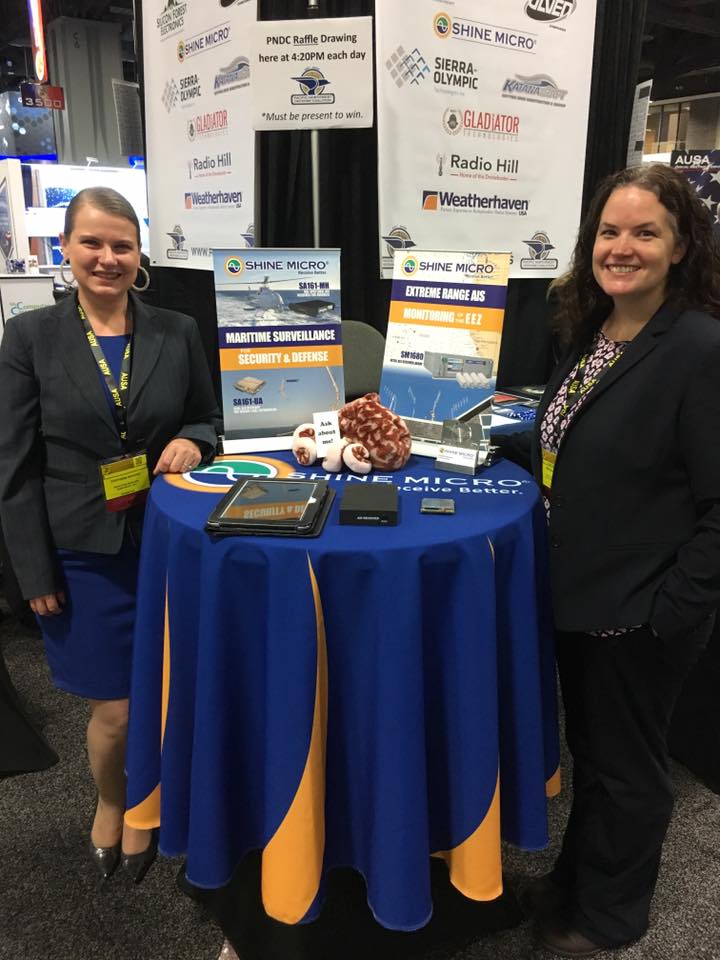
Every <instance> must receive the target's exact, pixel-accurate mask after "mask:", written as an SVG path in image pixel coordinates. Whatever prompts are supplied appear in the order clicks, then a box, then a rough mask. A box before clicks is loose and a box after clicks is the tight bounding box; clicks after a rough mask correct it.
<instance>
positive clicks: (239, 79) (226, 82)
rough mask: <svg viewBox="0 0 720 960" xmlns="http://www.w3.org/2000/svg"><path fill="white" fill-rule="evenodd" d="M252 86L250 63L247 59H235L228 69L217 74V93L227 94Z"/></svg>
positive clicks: (223, 69)
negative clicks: (229, 91) (230, 91)
mask: <svg viewBox="0 0 720 960" xmlns="http://www.w3.org/2000/svg"><path fill="white" fill-rule="evenodd" d="M249 84H250V61H249V60H248V58H247V57H235V59H234V60H231V61H230V63H229V64H228V65H227V66H226V67H220V69H219V70H218V72H217V73H216V74H215V93H227V91H228V90H238V89H239V88H240V87H247V86H248V85H249Z"/></svg>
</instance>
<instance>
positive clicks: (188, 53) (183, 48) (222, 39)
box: [177, 21, 231, 63]
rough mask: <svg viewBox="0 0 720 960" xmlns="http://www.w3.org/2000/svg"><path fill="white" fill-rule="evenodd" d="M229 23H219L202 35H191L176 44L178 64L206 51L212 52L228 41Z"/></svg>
mask: <svg viewBox="0 0 720 960" xmlns="http://www.w3.org/2000/svg"><path fill="white" fill-rule="evenodd" d="M230 33H231V31H230V22H229V21H228V22H226V23H219V24H217V26H214V27H210V29H209V30H205V31H203V32H202V33H196V34H193V36H192V37H187V38H186V39H185V40H180V41H179V42H178V49H177V56H178V60H179V61H180V63H183V62H184V61H185V60H187V59H188V57H195V56H197V55H198V54H199V53H205V51H206V50H212V49H213V48H214V47H219V46H221V45H222V44H223V43H229V41H230Z"/></svg>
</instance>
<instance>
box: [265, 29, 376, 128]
mask: <svg viewBox="0 0 720 960" xmlns="http://www.w3.org/2000/svg"><path fill="white" fill-rule="evenodd" d="M251 36H252V41H253V43H252V48H253V53H252V58H251V69H252V75H253V99H254V103H255V109H254V117H253V126H254V127H255V129H256V130H301V129H315V130H319V129H326V128H329V127H371V126H372V124H373V83H372V81H373V74H372V65H373V56H372V17H338V18H334V19H329V20H263V21H260V22H258V23H257V24H256V25H255V27H254V28H253V31H252V34H251Z"/></svg>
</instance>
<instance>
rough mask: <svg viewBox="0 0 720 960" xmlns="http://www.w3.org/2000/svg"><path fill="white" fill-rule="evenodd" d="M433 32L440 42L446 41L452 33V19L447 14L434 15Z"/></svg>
mask: <svg viewBox="0 0 720 960" xmlns="http://www.w3.org/2000/svg"><path fill="white" fill-rule="evenodd" d="M433 30H434V31H435V33H436V35H437V36H438V37H440V39H441V40H446V39H447V38H448V37H449V36H450V32H451V31H452V19H451V18H450V16H449V15H448V14H447V13H436V14H435V16H434V17H433Z"/></svg>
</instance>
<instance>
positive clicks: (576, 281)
mask: <svg viewBox="0 0 720 960" xmlns="http://www.w3.org/2000/svg"><path fill="white" fill-rule="evenodd" d="M630 186H632V187H639V188H641V189H642V190H649V191H650V192H651V193H654V194H655V196H656V197H657V198H658V200H659V201H660V203H661V204H662V205H663V206H664V207H665V209H666V210H667V211H668V213H669V214H671V216H672V218H673V226H674V229H675V232H676V234H677V236H678V237H679V238H680V237H681V238H682V239H684V240H686V241H687V244H688V247H687V253H686V254H685V256H684V257H683V259H682V260H681V261H680V263H677V264H673V265H672V266H671V267H670V272H669V273H668V298H672V299H673V300H674V301H675V302H677V303H678V304H679V305H680V306H682V307H684V308H690V307H695V308H698V309H702V310H706V311H707V312H708V313H712V314H714V315H715V316H717V317H719V318H720V243H718V241H717V240H716V238H715V237H714V236H713V223H712V218H711V216H710V214H709V212H708V210H707V208H706V207H705V206H704V205H703V203H702V202H701V201H700V200H699V199H698V198H697V196H696V194H695V191H694V190H693V189H692V187H691V186H690V184H689V183H688V180H687V178H686V177H684V176H683V175H682V174H680V173H678V172H676V171H675V170H672V169H671V168H670V167H667V166H664V165H663V164H660V163H653V164H649V165H647V166H638V167H628V168H627V170H621V171H620V172H619V173H614V174H612V175H611V176H609V177H606V178H605V179H604V180H603V181H602V182H601V183H600V185H599V186H598V188H597V190H596V191H595V196H594V197H593V199H592V201H591V203H590V207H589V209H588V212H587V214H586V216H585V219H584V220H583V222H582V224H581V226H580V231H579V233H578V238H577V243H576V245H575V251H574V253H573V257H572V263H571V267H570V272H569V273H568V274H566V275H565V276H564V277H563V278H562V282H561V283H556V284H554V285H553V299H554V300H555V302H556V303H557V310H556V313H555V324H556V326H557V328H558V330H559V331H560V333H561V335H562V337H563V339H564V340H566V341H569V342H573V343H575V344H583V345H584V344H585V343H587V341H588V340H590V339H591V338H592V336H593V334H594V333H595V331H596V330H597V329H598V328H599V327H600V326H602V324H603V322H604V320H605V318H606V317H607V316H608V314H609V313H610V310H611V309H612V300H611V298H610V297H609V296H608V295H607V294H606V293H604V292H603V290H602V289H601V288H600V286H599V285H598V282H597V281H596V279H595V277H594V276H593V270H592V253H593V246H594V244H595V237H596V234H597V229H598V224H599V222H600V217H601V215H602V211H603V209H604V207H605V204H606V203H607V201H608V198H609V197H610V194H611V193H612V192H613V190H617V189H618V188H619V187H630Z"/></svg>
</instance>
